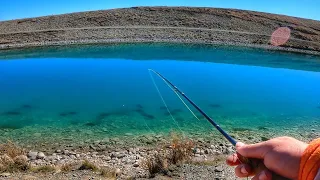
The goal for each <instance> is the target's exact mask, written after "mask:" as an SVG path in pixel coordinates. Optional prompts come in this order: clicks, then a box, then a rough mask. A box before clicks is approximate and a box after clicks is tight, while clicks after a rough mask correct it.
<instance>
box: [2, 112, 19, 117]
mask: <svg viewBox="0 0 320 180" xmlns="http://www.w3.org/2000/svg"><path fill="white" fill-rule="evenodd" d="M21 114H22V113H21V112H19V111H7V112H4V113H3V115H5V116H19V115H21Z"/></svg>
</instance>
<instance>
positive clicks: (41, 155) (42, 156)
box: [37, 152, 46, 159]
mask: <svg viewBox="0 0 320 180" xmlns="http://www.w3.org/2000/svg"><path fill="white" fill-rule="evenodd" d="M45 157H46V156H45V155H44V153H43V152H38V154H37V158H39V159H43V158H45Z"/></svg>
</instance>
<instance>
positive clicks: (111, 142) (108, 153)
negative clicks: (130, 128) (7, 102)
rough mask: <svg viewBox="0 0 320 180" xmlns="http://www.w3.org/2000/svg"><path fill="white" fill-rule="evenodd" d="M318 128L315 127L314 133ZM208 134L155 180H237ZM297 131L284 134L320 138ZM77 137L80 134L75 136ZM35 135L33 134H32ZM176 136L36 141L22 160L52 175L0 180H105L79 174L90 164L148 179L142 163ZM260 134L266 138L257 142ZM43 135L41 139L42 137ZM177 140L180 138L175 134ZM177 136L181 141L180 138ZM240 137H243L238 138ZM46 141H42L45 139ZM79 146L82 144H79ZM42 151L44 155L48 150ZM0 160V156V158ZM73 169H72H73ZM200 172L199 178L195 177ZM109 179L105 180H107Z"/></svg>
mask: <svg viewBox="0 0 320 180" xmlns="http://www.w3.org/2000/svg"><path fill="white" fill-rule="evenodd" d="M317 127H318V128H319V126H315V127H314V128H316V129H317ZM212 131H213V132H212V133H211V134H208V135H207V136H203V135H202V134H201V133H200V134H199V135H195V136H189V135H187V136H186V137H187V139H190V140H192V142H194V143H195V144H194V148H195V149H194V153H193V154H192V155H191V159H190V160H189V161H187V162H184V163H182V164H179V165H177V166H172V167H170V168H171V169H170V172H169V174H167V175H162V173H159V174H158V175H156V177H155V179H162V178H163V177H166V178H168V177H169V178H173V179H181V178H183V179H201V178H204V177H210V178H223V179H230V180H231V179H236V177H235V175H234V172H233V168H232V167H228V166H227V165H226V164H225V158H226V157H227V156H228V155H230V154H232V153H234V148H233V147H232V145H231V144H230V143H229V142H227V141H226V140H225V139H223V138H221V135H220V134H218V133H216V132H215V130H214V129H213V130H212ZM299 131H301V132H305V134H299V133H298V131H297V129H296V130H295V128H292V129H288V133H286V135H289V136H293V135H290V133H289V132H291V133H294V134H296V136H295V138H297V139H299V140H303V141H305V142H308V141H310V140H311V139H313V138H315V137H317V136H319V135H320V134H319V133H317V131H316V130H314V131H311V132H306V131H305V130H303V129H300V130H299ZM279 133H280V134H281V132H279V131H277V130H270V129H268V130H256V131H250V130H249V131H248V130H246V129H239V131H236V132H232V133H231V134H232V135H233V136H234V137H235V138H236V139H237V140H241V141H242V142H245V143H255V142H261V141H265V140H267V139H269V138H273V137H277V136H279ZM77 134H78V133H77ZM34 135H35V134H34ZM177 135H178V134H176V133H175V132H173V133H170V134H167V135H166V134H163V133H156V134H144V135H140V136H137V137H139V138H138V139H135V138H134V139H135V140H131V139H128V141H129V142H131V143H133V144H134V145H133V146H131V145H129V144H128V143H127V142H128V141H124V140H123V139H121V137H118V138H117V137H114V138H107V139H103V140H98V139H90V140H89V141H86V142H84V143H83V144H82V145H80V146H79V145H76V144H74V143H71V142H69V145H62V146H61V145H58V146H54V147H51V146H48V147H47V145H49V144H50V143H49V144H47V145H46V144H44V143H41V142H34V143H33V144H38V145H39V146H38V147H41V148H37V147H29V148H25V147H24V146H23V147H24V148H25V149H26V155H25V156H26V157H27V160H28V163H29V164H30V165H31V167H33V169H35V168H40V167H47V166H50V167H54V171H53V172H43V173H35V172H16V173H9V174H8V173H7V174H5V173H0V177H6V178H8V179H24V178H25V177H27V176H28V177H29V176H30V177H33V178H34V179H66V178H67V179H71V178H73V179H79V178H81V177H95V178H98V179H101V178H103V177H102V176H101V175H100V174H99V173H97V172H95V171H83V170H78V169H77V168H79V167H78V166H79V164H81V163H83V162H84V161H86V160H87V161H88V162H90V163H92V164H93V165H95V166H97V167H101V168H110V169H114V170H115V171H117V172H118V173H119V175H118V176H117V179H128V178H131V179H148V178H150V174H149V172H148V170H147V169H146V168H145V167H144V163H145V161H147V160H148V158H152V157H154V156H155V155H156V154H158V153H159V152H161V151H163V150H165V151H170V149H171V145H172V142H173V139H174V138H175V137H176V136H177ZM261 135H263V137H264V138H265V139H261V137H262V136H261ZM36 136H37V138H39V135H36ZM40 136H41V134H40ZM130 136H135V135H131V134H127V135H124V136H123V137H130ZM178 136H179V135H178ZM141 137H143V139H145V140H146V141H145V142H144V145H143V144H138V143H134V142H135V141H137V142H139V141H140V139H141ZM180 137H182V136H181V135H180ZM240 137H241V138H240ZM44 139H45V138H44ZM80 144H81V143H80ZM46 149H47V150H48V151H46ZM0 157H1V154H0ZM69 165H70V166H71V165H72V168H75V170H72V171H70V172H68V171H64V170H61V169H62V167H64V166H69ZM74 166H75V167H74ZM198 173H200V174H201V177H197V174H198ZM107 179H108V178H107Z"/></svg>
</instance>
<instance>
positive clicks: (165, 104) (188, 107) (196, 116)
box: [148, 69, 200, 121]
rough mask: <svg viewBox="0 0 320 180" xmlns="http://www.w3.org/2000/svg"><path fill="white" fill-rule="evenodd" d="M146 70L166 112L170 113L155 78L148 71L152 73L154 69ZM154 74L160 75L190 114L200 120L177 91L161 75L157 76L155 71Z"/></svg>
mask: <svg viewBox="0 0 320 180" xmlns="http://www.w3.org/2000/svg"><path fill="white" fill-rule="evenodd" d="M148 70H149V74H150V76H151V79H152V81H153V84H154V85H155V87H156V89H157V91H158V93H159V95H160V97H161V99H162V102H163V103H164V105H165V106H166V108H167V110H168V112H169V113H170V111H169V108H168V107H167V105H166V103H165V101H164V99H163V97H162V95H161V93H160V90H159V88H158V86H157V84H156V83H155V80H154V78H153V76H152V75H151V72H150V71H152V72H153V73H155V71H154V70H152V69H148ZM155 74H156V75H157V76H158V77H160V79H162V80H163V82H165V83H166V85H167V86H168V87H169V88H170V89H171V90H172V91H173V92H174V93H175V94H176V95H177V96H178V98H179V99H180V100H181V102H182V103H183V104H184V105H185V107H186V108H187V109H188V110H189V111H190V112H191V114H192V115H193V116H194V117H195V118H196V119H198V120H199V121H200V119H199V118H198V117H197V116H196V114H195V113H194V112H193V111H192V110H191V108H190V107H189V106H188V105H187V103H186V102H185V101H184V100H183V99H182V97H181V96H180V95H179V94H178V93H177V91H176V90H174V89H173V88H172V87H171V86H170V85H169V84H168V82H167V81H165V80H164V79H163V78H162V77H161V76H159V75H158V74H157V73H155ZM170 115H171V117H172V118H173V116H172V114H171V113H170Z"/></svg>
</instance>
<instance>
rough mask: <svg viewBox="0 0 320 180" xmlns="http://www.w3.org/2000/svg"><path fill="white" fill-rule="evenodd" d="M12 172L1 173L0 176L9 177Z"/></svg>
mask: <svg viewBox="0 0 320 180" xmlns="http://www.w3.org/2000/svg"><path fill="white" fill-rule="evenodd" d="M10 175H11V174H10V173H1V174H0V177H9V176H10Z"/></svg>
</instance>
